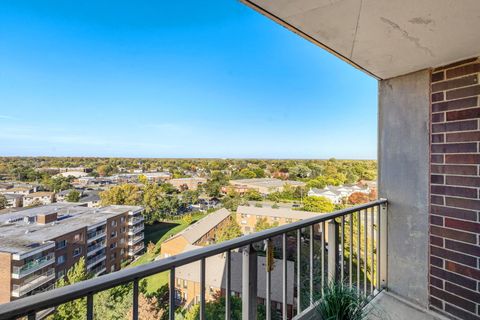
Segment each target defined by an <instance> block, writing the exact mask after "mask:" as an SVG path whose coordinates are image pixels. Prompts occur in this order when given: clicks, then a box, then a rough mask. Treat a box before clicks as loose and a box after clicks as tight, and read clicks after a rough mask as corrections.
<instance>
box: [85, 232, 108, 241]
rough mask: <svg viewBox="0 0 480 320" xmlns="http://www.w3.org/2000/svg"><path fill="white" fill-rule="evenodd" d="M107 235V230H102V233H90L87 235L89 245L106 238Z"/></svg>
mask: <svg viewBox="0 0 480 320" xmlns="http://www.w3.org/2000/svg"><path fill="white" fill-rule="evenodd" d="M105 235H106V233H105V229H104V230H101V231H96V232H92V233H89V234H88V235H87V238H88V240H87V243H90V242H93V241H95V240H98V239H101V238H103V237H105Z"/></svg>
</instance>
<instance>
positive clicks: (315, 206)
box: [303, 197, 335, 213]
mask: <svg viewBox="0 0 480 320" xmlns="http://www.w3.org/2000/svg"><path fill="white" fill-rule="evenodd" d="M334 209H335V206H334V205H333V203H332V202H331V201H330V200H328V199H327V198H325V197H306V198H305V199H304V200H303V210H305V211H311V212H322V213H323V212H332V211H333V210H334Z"/></svg>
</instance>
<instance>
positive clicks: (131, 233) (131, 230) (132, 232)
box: [128, 223, 145, 236]
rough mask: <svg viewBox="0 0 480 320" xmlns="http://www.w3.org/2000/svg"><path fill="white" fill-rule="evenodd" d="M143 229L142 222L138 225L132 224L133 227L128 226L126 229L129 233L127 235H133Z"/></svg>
mask: <svg viewBox="0 0 480 320" xmlns="http://www.w3.org/2000/svg"><path fill="white" fill-rule="evenodd" d="M144 229H145V226H144V224H143V223H142V224H138V225H136V226H134V227H133V228H129V229H128V235H129V236H133V235H135V234H137V233H140V232H143V230H144Z"/></svg>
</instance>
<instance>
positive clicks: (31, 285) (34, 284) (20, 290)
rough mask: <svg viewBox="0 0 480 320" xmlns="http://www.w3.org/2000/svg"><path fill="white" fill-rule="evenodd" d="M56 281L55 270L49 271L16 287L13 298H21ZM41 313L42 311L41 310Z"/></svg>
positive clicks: (14, 287)
mask: <svg viewBox="0 0 480 320" xmlns="http://www.w3.org/2000/svg"><path fill="white" fill-rule="evenodd" d="M54 279H55V269H53V268H52V269H49V270H48V271H47V272H45V273H42V274H40V275H35V276H32V277H30V278H27V279H25V280H24V281H23V284H22V285H14V286H13V290H12V297H15V298H19V297H22V296H24V295H26V294H27V293H29V292H30V291H33V290H35V289H36V288H38V287H40V286H42V285H44V284H46V283H48V282H50V281H52V280H54ZM39 311H40V310H39Z"/></svg>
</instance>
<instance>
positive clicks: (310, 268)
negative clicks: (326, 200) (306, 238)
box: [308, 225, 315, 305]
mask: <svg viewBox="0 0 480 320" xmlns="http://www.w3.org/2000/svg"><path fill="white" fill-rule="evenodd" d="M314 239H315V234H314V225H311V226H310V244H309V245H310V248H309V249H310V250H309V251H310V255H309V258H310V261H309V262H310V263H309V270H308V271H309V273H310V278H309V279H308V280H309V283H310V305H312V304H313V241H314Z"/></svg>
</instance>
